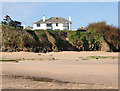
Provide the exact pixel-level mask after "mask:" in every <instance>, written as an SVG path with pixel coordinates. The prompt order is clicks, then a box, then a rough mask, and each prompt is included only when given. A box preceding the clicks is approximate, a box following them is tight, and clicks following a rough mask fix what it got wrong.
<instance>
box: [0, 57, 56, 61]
mask: <svg viewBox="0 0 120 91" xmlns="http://www.w3.org/2000/svg"><path fill="white" fill-rule="evenodd" d="M21 60H37V61H41V60H57V59H55V58H31V59H26V58H17V59H5V58H3V59H2V60H0V61H2V62H18V61H21Z"/></svg>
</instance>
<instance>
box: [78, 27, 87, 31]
mask: <svg viewBox="0 0 120 91" xmlns="http://www.w3.org/2000/svg"><path fill="white" fill-rule="evenodd" d="M77 31H79V32H86V29H85V28H83V27H82V26H81V27H80V28H78V29H77Z"/></svg>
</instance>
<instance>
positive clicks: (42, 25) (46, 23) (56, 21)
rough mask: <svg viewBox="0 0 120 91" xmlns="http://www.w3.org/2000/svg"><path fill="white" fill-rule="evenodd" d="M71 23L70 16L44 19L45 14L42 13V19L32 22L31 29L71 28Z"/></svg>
mask: <svg viewBox="0 0 120 91" xmlns="http://www.w3.org/2000/svg"><path fill="white" fill-rule="evenodd" d="M71 24H72V22H71V16H69V20H67V19H65V18H62V17H51V18H49V19H45V15H43V19H41V20H39V21H38V22H35V23H33V30H71Z"/></svg>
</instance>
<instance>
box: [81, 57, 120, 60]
mask: <svg viewBox="0 0 120 91" xmlns="http://www.w3.org/2000/svg"><path fill="white" fill-rule="evenodd" d="M117 58H120V57H116V56H87V57H85V58H84V57H79V59H82V60H88V59H117Z"/></svg>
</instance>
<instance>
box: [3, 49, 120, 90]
mask: <svg viewBox="0 0 120 91" xmlns="http://www.w3.org/2000/svg"><path fill="white" fill-rule="evenodd" d="M88 56H112V57H118V53H117V52H116V53H114V52H73V51H66V52H50V53H46V54H45V53H32V52H9V53H8V52H3V53H2V58H3V59H14V60H18V61H19V62H3V63H2V74H3V75H4V76H3V78H2V84H3V85H2V88H3V89H6V88H17V89H18V88H19V89H20V88H21V89H24V88H27V89H64V88H67V89H117V88H118V59H117V58H107V59H105V58H103V59H89V58H87V57H88ZM33 78H34V79H36V80H34V79H33ZM42 78H44V79H43V80H41V79H42ZM45 79H47V81H44V80H45ZM7 84H9V85H7Z"/></svg>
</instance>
